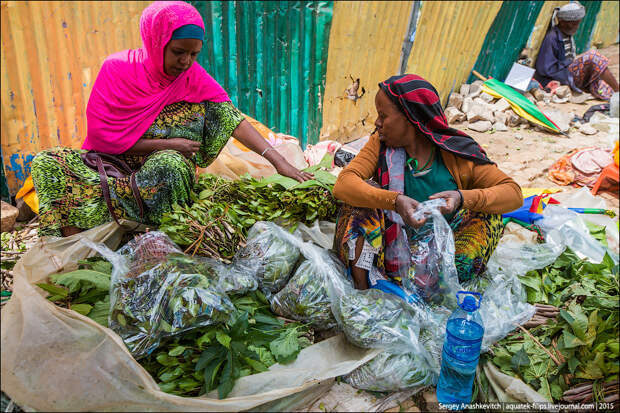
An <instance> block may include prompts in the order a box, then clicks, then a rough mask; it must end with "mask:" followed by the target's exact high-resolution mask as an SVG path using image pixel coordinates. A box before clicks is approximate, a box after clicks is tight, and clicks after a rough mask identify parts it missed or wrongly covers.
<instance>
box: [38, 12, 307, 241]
mask: <svg viewBox="0 0 620 413" xmlns="http://www.w3.org/2000/svg"><path fill="white" fill-rule="evenodd" d="M204 33H205V30H204V23H203V20H202V17H201V16H200V14H199V13H198V11H197V10H196V9H195V8H194V7H193V6H191V5H190V4H188V3H185V2H182V1H169V2H154V3H152V4H151V5H149V6H148V7H147V8H146V9H145V10H144V11H143V13H142V16H141V18H140V34H141V36H142V41H143V47H142V48H141V49H137V50H125V51H122V52H118V53H115V54H112V55H110V56H108V58H106V60H105V61H104V62H103V65H102V67H101V71H100V72H99V74H98V76H97V79H96V81H95V84H94V86H93V90H92V92H91V95H90V99H89V101H88V106H87V109H86V116H87V122H88V125H87V126H88V132H87V137H86V139H85V141H84V144H83V145H82V149H83V150H74V149H69V148H53V149H50V150H45V151H42V152H41V153H39V154H38V155H37V156H36V157H35V158H34V160H33V161H32V178H33V181H34V187H35V189H36V192H37V195H38V197H39V203H40V210H39V215H40V226H39V234H40V235H55V236H61V235H62V236H68V235H72V234H74V233H77V232H80V231H81V230H85V229H89V228H93V227H95V226H97V225H100V224H103V223H106V222H109V221H111V220H112V215H111V211H110V210H109V208H108V205H107V201H106V200H105V199H104V198H105V197H107V192H108V191H105V192H103V190H102V183H101V181H100V177H99V173H98V172H97V171H95V170H93V169H91V168H89V167H88V166H87V165H86V164H85V163H84V161H83V160H82V157H81V155H82V154H83V153H85V152H86V151H85V150H91V151H96V152H102V153H106V154H112V155H118V158H120V159H121V160H123V161H125V162H126V163H127V164H128V165H129V166H130V167H131V168H132V169H134V170H136V169H138V168H139V171H138V172H136V174H135V182H131V181H130V179H129V178H113V177H108V179H107V184H108V185H107V186H108V187H109V201H110V202H111V209H112V211H113V212H114V215H116V216H117V217H118V218H119V219H120V218H126V219H130V220H133V221H137V222H142V223H146V224H152V225H153V224H154V225H157V224H159V222H160V220H161V217H162V215H163V214H164V213H165V212H168V211H170V210H171V209H172V205H174V204H175V203H177V204H181V205H182V204H186V203H188V202H189V200H190V197H189V195H190V191H191V189H192V187H193V184H194V180H195V169H196V165H198V166H200V167H206V166H208V165H209V164H210V163H211V162H213V160H214V159H215V158H216V157H217V156H218V154H219V153H220V151H221V150H222V148H223V147H224V145H225V144H226V142H227V141H228V139H229V138H230V136H231V135H232V136H234V137H235V138H237V139H238V140H239V141H240V142H241V143H243V144H244V145H245V146H247V147H248V148H250V149H251V150H253V151H254V152H256V153H259V154H261V155H263V156H265V158H267V159H268V160H269V161H270V162H271V163H272V164H273V165H274V167H275V168H276V170H277V171H278V172H279V173H280V174H282V175H286V176H289V177H291V178H294V179H297V180H299V181H304V180H307V179H309V178H310V177H311V175H309V174H307V173H302V172H300V171H299V170H297V169H296V168H295V167H293V166H292V165H291V164H289V163H288V162H287V161H286V160H285V159H284V158H283V157H282V156H281V155H280V154H279V153H278V152H277V151H275V150H271V149H273V148H272V147H271V146H270V145H269V144H268V143H267V142H266V141H265V139H263V138H262V137H261V135H260V134H259V133H258V131H256V129H254V127H253V126H252V125H251V124H250V123H249V122H248V121H246V120H244V117H243V115H242V114H241V112H239V110H237V108H235V106H234V105H233V104H232V103H231V101H230V99H229V97H228V95H227V94H226V92H225V91H224V89H222V87H221V86H220V85H219V84H218V83H217V82H216V81H215V80H214V79H213V78H212V77H211V76H210V75H209V74H208V73H207V72H206V71H205V69H203V68H202V67H201V66H200V65H199V64H198V63H197V62H196V57H197V55H198V53H200V51H201V49H202V44H203V38H204ZM104 182H105V181H104ZM133 184H137V185H133ZM136 186H137V189H136V188H135V187H136ZM136 190H137V192H138V193H139V195H140V198H141V200H142V201H141V205H139V204H138V201H137V200H136V198H135V197H134V191H136ZM142 207H143V208H142Z"/></svg>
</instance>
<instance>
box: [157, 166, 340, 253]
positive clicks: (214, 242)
mask: <svg viewBox="0 0 620 413" xmlns="http://www.w3.org/2000/svg"><path fill="white" fill-rule="evenodd" d="M330 167H331V158H330V157H329V156H328V157H326V158H325V159H324V161H322V162H321V163H320V164H319V165H316V166H313V167H310V168H307V169H305V171H308V172H311V173H313V174H314V179H312V180H309V181H305V182H297V181H296V180H294V179H291V178H288V177H286V176H282V175H279V174H275V175H272V176H270V177H268V178H264V179H260V180H257V179H254V178H252V177H250V176H249V175H246V176H243V177H241V178H240V179H238V180H235V181H230V180H227V179H224V178H221V177H218V176H215V175H211V174H202V175H200V176H199V178H198V183H197V184H196V185H195V187H194V191H193V192H192V193H191V194H190V197H191V200H192V204H191V205H185V206H183V205H175V206H174V207H173V210H172V211H171V212H169V213H167V214H164V216H163V217H162V221H161V225H160V228H159V229H160V230H161V231H163V232H165V233H166V234H168V235H169V236H170V237H171V238H172V240H173V241H174V242H175V243H177V244H178V245H180V246H182V247H183V248H184V250H185V252H188V253H191V254H198V255H204V256H207V257H213V258H220V259H222V260H223V261H224V262H229V261H230V260H231V259H232V257H233V255H234V254H235V252H236V251H237V249H238V248H239V247H242V246H243V244H244V241H245V235H246V234H247V231H248V230H249V229H250V227H251V226H252V225H254V223H255V222H258V221H277V222H278V223H280V224H282V225H286V226H289V225H296V224H297V223H298V222H302V223H304V224H307V225H311V224H312V223H313V222H314V221H315V220H317V219H318V220H322V221H332V222H335V220H336V215H337V212H338V203H337V201H336V199H335V198H334V197H333V196H332V194H331V189H332V188H333V185H334V183H335V181H336V177H335V176H334V175H332V174H330V173H329V172H327V171H326V169H328V168H330Z"/></svg>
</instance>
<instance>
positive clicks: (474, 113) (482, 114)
mask: <svg viewBox="0 0 620 413" xmlns="http://www.w3.org/2000/svg"><path fill="white" fill-rule="evenodd" d="M479 120H486V121H489V122H494V121H495V118H494V117H493V112H492V111H491V109H490V108H489V107H486V105H485V106H483V105H474V106H473V107H472V108H471V109H470V110H469V112H467V121H468V122H470V123H471V122H476V121H479Z"/></svg>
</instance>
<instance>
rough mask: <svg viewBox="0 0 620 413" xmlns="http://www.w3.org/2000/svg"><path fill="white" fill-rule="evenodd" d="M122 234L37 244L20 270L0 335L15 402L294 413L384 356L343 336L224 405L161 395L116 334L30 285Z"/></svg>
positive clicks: (4, 379) (94, 233) (48, 406)
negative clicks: (90, 243)
mask: <svg viewBox="0 0 620 413" xmlns="http://www.w3.org/2000/svg"><path fill="white" fill-rule="evenodd" d="M124 233H125V229H123V228H121V227H119V226H118V225H117V224H115V223H109V224H105V225H101V226H99V227H96V228H93V229H91V230H88V231H85V232H82V233H80V234H76V235H73V236H71V237H67V238H48V239H42V240H40V241H39V242H38V243H37V244H36V245H35V246H33V247H32V248H31V249H30V251H28V252H27V253H26V254H25V255H24V256H23V257H22V259H21V260H20V261H19V262H18V263H17V264H16V266H15V268H14V274H15V275H14V286H13V296H12V298H11V300H10V301H9V302H8V303H7V304H6V305H5V307H4V308H3V310H2V316H1V317H2V319H1V322H2V325H1V330H0V333H1V336H0V343H1V346H2V352H1V362H2V366H1V370H0V372H1V387H2V390H3V391H4V392H5V393H6V394H7V395H8V396H9V397H11V398H12V399H13V400H14V401H15V403H16V404H18V405H20V406H24V407H26V408H31V409H35V410H39V411H187V410H191V411H240V410H248V409H253V410H295V409H299V408H303V407H304V405H305V406H308V405H310V404H311V403H313V402H314V401H315V400H316V399H317V398H319V397H320V396H321V395H322V394H323V393H324V392H326V391H327V390H329V387H330V386H331V383H332V382H333V378H334V377H337V376H340V375H344V374H348V373H349V372H351V371H352V370H354V369H355V368H357V367H359V366H361V365H362V364H364V363H366V362H367V361H369V360H371V359H372V358H373V357H374V356H376V355H377V354H378V353H379V352H380V350H364V349H360V348H357V347H354V346H352V345H350V344H348V343H347V341H346V340H345V339H344V338H343V336H342V335H339V336H336V337H332V338H330V339H327V340H325V341H322V342H320V343H317V344H314V345H312V346H310V347H308V348H306V349H304V350H302V351H301V353H300V354H299V356H298V358H297V360H296V361H295V362H293V363H291V364H288V365H274V366H272V367H271V368H270V369H269V371H266V372H263V373H259V374H255V375H252V376H246V377H243V378H241V379H239V380H238V381H237V384H236V385H235V388H234V389H233V391H232V392H231V394H230V397H229V398H227V399H225V400H218V399H214V398H206V397H195V398H187V397H179V396H175V395H171V394H167V393H164V392H162V391H160V390H159V387H158V386H157V384H156V382H155V381H154V379H153V378H152V377H151V376H150V374H149V373H148V372H147V371H146V370H144V369H143V368H142V366H140V364H138V362H136V361H135V360H134V358H133V357H132V356H131V354H130V353H129V351H128V350H127V349H126V347H125V345H124V344H123V342H122V340H121V338H120V337H119V336H118V335H116V334H115V333H114V332H113V331H112V330H110V329H108V328H104V327H102V326H100V325H99V324H97V323H96V322H94V321H92V320H91V319H90V318H88V317H85V316H82V315H80V314H78V313H76V312H74V311H72V310H67V309H64V308H60V307H58V306H56V305H54V304H52V303H51V302H49V301H48V300H47V299H45V296H46V293H45V292H43V291H42V290H40V289H39V288H38V287H36V286H35V285H34V284H35V283H38V282H47V278H48V276H49V275H50V274H53V273H57V272H65V271H70V270H73V269H75V268H76V262H77V261H78V260H80V259H84V258H86V257H88V256H93V255H94V251H92V250H91V249H90V248H88V247H87V246H86V245H85V244H83V243H82V242H80V239H81V238H84V237H86V238H88V239H90V240H92V241H94V242H103V243H105V244H106V245H107V246H108V247H110V248H112V249H116V248H117V247H118V246H119V244H120V241H121V238H122V236H123V234H124Z"/></svg>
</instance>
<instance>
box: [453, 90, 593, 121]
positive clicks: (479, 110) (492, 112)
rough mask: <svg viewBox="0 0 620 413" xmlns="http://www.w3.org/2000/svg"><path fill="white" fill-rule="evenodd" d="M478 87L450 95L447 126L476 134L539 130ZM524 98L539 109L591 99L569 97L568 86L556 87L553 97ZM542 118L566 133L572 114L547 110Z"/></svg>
mask: <svg viewBox="0 0 620 413" xmlns="http://www.w3.org/2000/svg"><path fill="white" fill-rule="evenodd" d="M482 85H483V82H482V81H481V80H476V81H475V82H473V83H472V84H463V85H461V88H460V90H459V92H458V93H452V94H451V95H450V99H449V100H448V107H447V108H446V111H445V113H446V118H447V120H448V124H450V125H453V124H461V123H463V124H462V125H459V126H462V127H466V128H468V129H471V130H474V131H477V132H487V131H490V130H495V131H507V130H508V128H509V127H521V128H529V127H532V128H539V129H541V130H542V128H540V126H538V125H536V124H533V123H531V122H529V121H528V120H526V119H524V118H522V117H520V116H518V115H517V114H516V113H515V112H514V111H513V110H512V109H511V107H510V104H509V103H508V101H506V99H504V98H501V99H496V98H495V97H493V96H491V95H489V94H487V93H485V92H483V91H482ZM524 96H525V97H526V98H527V99H528V100H529V101H531V102H532V103H534V104H535V105H536V106H538V107H539V108H541V109H543V108H545V107H548V106H549V104H550V103H551V102H553V103H564V102H569V101H570V102H572V103H585V101H586V100H589V99H593V97H592V95H590V94H587V93H583V94H581V95H573V94H571V90H570V88H569V87H568V86H560V87H558V88H557V89H556V90H555V93H553V94H552V93H547V92H544V91H542V90H540V89H534V90H533V91H532V92H531V93H530V92H527V93H525V94H524ZM545 114H546V115H547V116H548V117H549V118H550V119H551V120H552V121H553V122H554V123H555V124H556V125H558V127H559V128H560V130H561V131H562V132H567V131H568V130H569V128H570V126H571V121H572V119H573V118H574V113H564V112H563V111H558V110H550V109H549V108H547V109H545Z"/></svg>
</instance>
